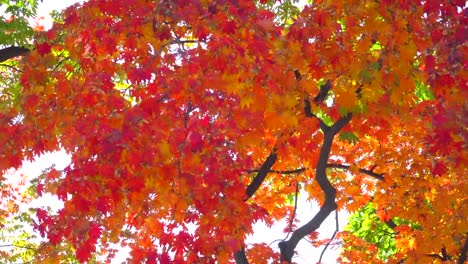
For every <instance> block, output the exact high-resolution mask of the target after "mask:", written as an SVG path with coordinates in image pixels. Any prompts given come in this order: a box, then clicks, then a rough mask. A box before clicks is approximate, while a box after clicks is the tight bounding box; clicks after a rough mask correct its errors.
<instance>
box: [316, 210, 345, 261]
mask: <svg viewBox="0 0 468 264" xmlns="http://www.w3.org/2000/svg"><path fill="white" fill-rule="evenodd" d="M335 223H336V229H335V232H333V235H332V237H331V238H330V240H329V241H328V243H327V244H326V245H325V247H324V248H323V250H322V253H321V254H320V258H319V261H318V263H321V262H322V257H323V254H324V253H325V251H326V250H327V248H328V246H330V243H331V242H332V241H333V239H334V238H335V236H336V233H338V230H339V229H340V226H339V223H338V210H335Z"/></svg>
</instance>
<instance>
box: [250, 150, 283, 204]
mask: <svg viewBox="0 0 468 264" xmlns="http://www.w3.org/2000/svg"><path fill="white" fill-rule="evenodd" d="M277 158H278V157H277V155H276V150H273V152H272V153H271V154H270V155H269V156H268V158H267V159H266V160H265V162H264V163H263V165H262V167H260V169H259V170H258V172H257V175H256V176H255V178H254V179H253V181H252V182H251V183H250V184H249V186H247V190H246V194H247V198H245V201H247V200H248V199H249V198H250V197H252V195H254V193H255V192H256V191H257V190H258V188H259V187H260V185H261V184H262V183H263V181H264V180H265V178H266V176H267V174H268V172H269V171H270V169H271V167H272V166H273V164H275V162H276V159H277Z"/></svg>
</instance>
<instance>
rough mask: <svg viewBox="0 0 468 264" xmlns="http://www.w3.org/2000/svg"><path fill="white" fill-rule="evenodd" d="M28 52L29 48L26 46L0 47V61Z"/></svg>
mask: <svg viewBox="0 0 468 264" xmlns="http://www.w3.org/2000/svg"><path fill="white" fill-rule="evenodd" d="M29 52H30V50H29V49H27V48H23V47H15V46H12V47H8V48H4V49H0V62H4V61H6V60H9V59H12V58H15V57H19V56H23V55H25V54H27V53H29Z"/></svg>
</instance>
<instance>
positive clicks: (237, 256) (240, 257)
mask: <svg viewBox="0 0 468 264" xmlns="http://www.w3.org/2000/svg"><path fill="white" fill-rule="evenodd" d="M234 260H235V261H236V264H249V260H247V256H246V255H245V249H244V248H242V249H241V250H239V251H237V252H236V253H234Z"/></svg>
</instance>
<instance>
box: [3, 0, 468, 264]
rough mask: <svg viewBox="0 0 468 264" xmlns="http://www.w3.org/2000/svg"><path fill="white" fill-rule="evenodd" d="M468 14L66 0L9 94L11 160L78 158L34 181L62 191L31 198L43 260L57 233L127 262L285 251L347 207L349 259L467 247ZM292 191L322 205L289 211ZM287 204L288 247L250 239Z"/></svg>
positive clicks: (261, 257)
mask: <svg viewBox="0 0 468 264" xmlns="http://www.w3.org/2000/svg"><path fill="white" fill-rule="evenodd" d="M466 24H467V23H466V8H465V2H464V1H457V0H454V1H448V2H446V3H440V2H439V1H433V0H428V1H406V0H399V1H386V0H382V1H364V2H363V1H352V0H350V1H337V2H334V1H333V2H332V1H314V2H313V3H312V4H309V5H306V6H305V7H304V8H303V10H302V11H299V10H298V9H294V8H292V5H291V1H280V2H276V1H265V0H263V1H259V2H254V1H247V0H237V1H225V0H218V1H178V0H165V1H140V0H132V1H128V0H126V1H120V0H116V1H112V2H107V1H106V2H104V1H89V2H86V3H84V4H82V5H74V6H72V7H70V8H68V9H67V10H66V11H65V13H64V14H63V20H62V21H61V22H60V21H59V22H57V23H55V25H54V27H53V28H52V29H51V30H49V31H47V32H45V33H44V34H43V35H42V36H39V37H38V38H37V41H36V45H35V48H34V49H33V50H32V51H31V52H28V55H27V56H26V57H25V58H24V59H23V60H22V61H21V71H22V75H21V77H20V82H21V85H22V86H21V91H20V94H19V95H18V96H17V100H13V101H11V100H10V101H8V104H5V105H7V106H8V107H2V108H1V109H0V120H1V123H0V124H1V126H2V128H1V129H0V143H1V145H2V148H1V149H0V162H1V163H0V169H1V170H3V171H4V170H6V169H7V168H18V167H19V166H21V164H22V161H23V160H27V159H29V160H32V159H34V157H35V156H37V155H41V154H43V153H45V152H49V151H56V150H59V149H64V150H65V151H67V153H69V154H70V155H71V164H70V165H69V166H68V167H67V168H65V169H64V170H57V169H55V168H51V169H50V170H49V171H48V172H47V173H44V175H43V176H42V177H40V178H39V179H38V183H37V192H38V194H39V195H41V194H44V193H51V194H54V195H56V196H57V197H58V198H59V199H60V200H62V201H63V203H64V206H63V208H62V209H60V210H59V211H58V212H57V213H53V212H48V211H46V210H44V209H41V208H39V209H37V211H36V218H37V219H36V221H35V223H34V228H35V230H37V231H38V232H39V233H40V234H41V235H42V236H44V237H47V239H48V241H49V244H47V245H46V246H44V248H43V250H39V251H37V253H36V256H35V257H36V258H37V259H40V260H43V261H49V262H52V261H60V259H61V258H62V257H63V254H62V255H61V254H55V255H54V254H42V253H44V252H47V249H50V247H53V246H54V245H60V244H61V243H64V242H66V243H68V244H70V245H72V247H73V248H74V250H75V254H76V258H77V259H78V260H79V261H81V262H85V261H88V260H89V259H90V257H91V255H92V254H93V253H94V252H96V250H97V249H99V250H100V251H101V253H102V254H103V255H106V257H108V258H109V259H110V258H112V257H113V256H114V253H115V252H113V251H112V245H114V244H119V245H122V246H128V247H129V248H130V249H131V253H130V254H131V258H132V261H134V262H135V263H140V262H145V261H146V263H172V262H174V263H192V262H194V263H212V262H215V261H217V262H219V263H227V262H230V261H231V262H232V261H235V262H236V263H238V264H240V263H249V262H250V263H267V262H268V261H282V262H285V263H292V261H293V257H294V252H295V248H296V246H297V244H298V243H299V241H301V240H302V239H304V238H306V237H310V238H314V237H316V232H318V231H320V229H319V227H320V225H321V224H322V222H323V221H324V220H325V219H326V218H327V217H328V216H329V215H330V214H331V213H332V212H334V211H336V210H338V211H341V210H346V211H348V212H352V213H353V212H358V213H357V214H356V215H355V217H357V220H354V221H353V220H352V221H351V223H350V226H349V228H347V229H346V230H345V231H342V232H338V234H337V238H338V239H340V240H342V241H343V243H344V244H343V246H342V247H343V249H344V251H343V254H342V256H341V257H340V259H339V260H340V261H341V262H343V263H351V262H352V263H355V262H358V263H379V262H385V261H387V262H395V263H402V262H405V263H415V262H418V263H420V262H430V261H453V262H457V263H464V262H465V260H466V253H467V248H468V237H467V232H468V226H467V224H466V223H467V222H466V219H467V218H468V216H467V210H466V203H467V197H466V191H467V181H466V180H465V177H464V175H466V174H467V173H466V156H467V155H466V154H467V153H466V142H467V136H468V135H467V132H466V126H467V123H468V122H467V119H466V116H467V115H466V114H467V107H466V102H465V99H464V98H466V97H467V87H466V83H467V79H466V72H465V71H464V67H465V66H466V62H465V60H464V57H465V55H466V53H467V46H466V42H465V36H466V31H467V28H466ZM4 54H5V53H2V51H0V57H1V56H3V55H4ZM10 57H11V56H8V58H10ZM2 95H3V94H2ZM3 97H4V96H3ZM3 97H2V100H3V101H2V104H3V102H5V100H7V99H4V98H3ZM299 191H303V192H305V193H307V194H308V195H309V197H310V199H311V200H315V201H316V202H318V203H319V205H320V210H319V212H318V213H317V214H316V215H315V216H314V217H313V218H312V219H310V221H309V222H307V223H305V224H304V225H302V226H300V227H297V226H296V225H295V224H294V217H295V213H296V212H295V210H296V208H295V207H294V206H292V205H291V204H290V203H288V200H289V199H290V197H294V196H297V194H298V192H299ZM280 220H286V221H287V222H290V223H291V225H290V226H289V228H288V230H286V232H288V234H290V236H288V238H287V239H284V240H282V241H281V242H279V243H278V247H279V252H276V251H275V250H273V248H271V247H270V246H267V245H265V244H254V245H247V244H245V243H244V241H245V237H246V236H247V235H248V234H252V232H253V230H252V225H253V223H255V222H258V221H264V222H265V223H267V224H272V223H274V222H277V221H280ZM364 220H365V221H367V222H365V223H366V224H365V225H364ZM360 221H361V222H362V225H360V224H356V223H359V222H360ZM383 233H385V234H387V233H388V234H389V236H391V239H387V240H385V239H382V240H379V238H381V237H380V236H383V235H384V234H383ZM382 241H384V242H382ZM377 242H379V243H380V244H379V243H377ZM314 244H315V245H317V246H318V245H322V244H326V241H316V243H314ZM376 248H379V249H381V250H383V251H379V252H381V253H380V254H372V252H374V251H375V249H376Z"/></svg>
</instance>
